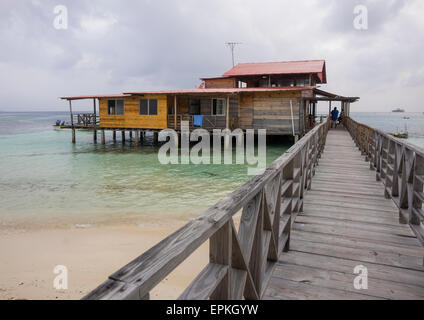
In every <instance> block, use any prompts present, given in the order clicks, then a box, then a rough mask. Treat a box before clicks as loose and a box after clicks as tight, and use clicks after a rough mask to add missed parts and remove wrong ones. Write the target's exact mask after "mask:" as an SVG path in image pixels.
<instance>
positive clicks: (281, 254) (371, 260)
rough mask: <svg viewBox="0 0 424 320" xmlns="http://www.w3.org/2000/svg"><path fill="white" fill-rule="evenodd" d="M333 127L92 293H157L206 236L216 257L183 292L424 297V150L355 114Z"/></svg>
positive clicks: (195, 295) (200, 295)
mask: <svg viewBox="0 0 424 320" xmlns="http://www.w3.org/2000/svg"><path fill="white" fill-rule="evenodd" d="M328 128H329V123H328V121H326V122H325V123H323V124H320V125H318V126H317V127H315V128H314V129H313V130H311V131H310V132H309V133H308V134H306V135H305V136H304V137H303V138H302V139H301V140H300V141H299V142H297V143H296V144H295V145H294V146H293V147H292V148H290V149H289V150H288V151H287V152H286V153H284V154H283V155H282V156H281V157H280V158H279V159H277V160H276V161H275V162H274V163H272V164H271V166H270V167H269V168H268V169H267V170H266V171H265V173H263V174H262V175H259V176H256V177H254V178H253V179H252V180H250V181H249V182H247V183H246V184H245V185H243V186H242V187H240V188H239V189H238V190H236V191H234V192H233V193H232V194H231V195H230V196H228V197H227V198H225V199H223V200H222V201H220V202H219V203H217V204H216V205H215V206H213V207H212V208H210V209H209V210H207V211H206V212H205V213H203V214H202V215H201V216H200V217H198V218H197V219H194V220H192V221H191V222H189V223H188V224H187V225H185V226H184V227H182V228H181V229H180V230H178V231H176V232H175V233H174V234H172V235H170V236H169V237H167V238H166V239H164V240H163V241H161V242H160V243H159V244H157V245H156V246H154V247H153V248H151V249H150V250H148V251H147V252H145V253H144V254H142V255H141V256H140V257H138V258H136V259H135V260H134V261H132V262H130V263H129V264H128V265H126V266H124V267H123V268H122V269H120V270H118V271H117V272H115V273H114V274H112V275H111V276H110V277H109V279H107V280H106V281H105V282H104V283H103V284H102V285H100V286H99V287H98V288H97V289H95V290H94V291H92V292H91V293H90V294H88V295H87V296H86V297H85V299H148V298H149V292H150V290H151V289H152V288H154V287H155V286H156V285H157V284H158V283H159V282H161V281H162V280H163V279H164V278H165V277H166V276H167V275H168V274H169V273H170V272H172V271H173V270H174V269H175V268H176V267H177V266H178V265H179V264H180V263H181V262H182V261H184V260H185V259H186V258H187V257H188V256H189V255H190V254H191V253H193V252H194V251H195V250H196V249H197V248H199V246H200V245H201V244H203V243H204V242H206V241H209V248H210V249H209V250H210V260H209V264H207V266H206V267H205V269H204V270H203V271H202V272H201V273H200V274H199V275H198V276H197V277H196V279H195V280H194V281H193V282H192V283H191V284H190V285H189V286H188V287H187V288H186V290H185V291H184V292H183V293H182V294H181V296H180V299H230V300H234V299H243V298H244V299H248V300H254V299H424V266H423V257H424V249H423V247H422V244H424V228H423V225H422V221H423V220H424V212H423V210H422V204H423V201H424V196H423V195H424V193H423V182H424V179H423V177H424V152H423V150H422V149H419V148H417V147H415V146H413V145H410V144H408V143H405V142H403V141H401V140H399V139H396V138H394V137H391V136H389V135H388V134H385V133H383V132H381V131H379V130H376V129H373V128H370V127H368V126H365V125H362V124H359V123H357V122H355V121H353V120H352V119H350V118H345V122H344V127H339V128H338V129H335V130H330V131H328ZM345 128H347V129H348V131H347V130H346V129H345ZM240 212H241V220H240V223H239V224H236V223H234V221H233V218H234V216H235V215H236V214H237V213H240ZM236 226H238V227H236ZM358 266H361V267H362V270H363V267H365V268H366V270H367V279H368V281H367V282H368V283H367V287H368V288H367V289H362V290H360V289H358V288H355V286H354V281H355V278H356V277H357V276H358V274H356V273H355V271H354V270H355V268H356V267H358Z"/></svg>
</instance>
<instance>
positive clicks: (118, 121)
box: [99, 95, 168, 129]
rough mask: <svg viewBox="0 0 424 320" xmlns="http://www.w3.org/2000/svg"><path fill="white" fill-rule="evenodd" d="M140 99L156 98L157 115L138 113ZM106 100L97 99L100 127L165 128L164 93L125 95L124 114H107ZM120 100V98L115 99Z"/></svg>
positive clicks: (165, 108) (165, 99)
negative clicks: (136, 95) (141, 95)
mask: <svg viewBox="0 0 424 320" xmlns="http://www.w3.org/2000/svg"><path fill="white" fill-rule="evenodd" d="M140 99H157V100H158V115H140V112H139V105H140V103H139V101H140ZM108 100H114V99H107V98H101V99H99V115H100V127H103V128H132V129H166V128H167V114H168V108H167V98H166V96H165V95H145V96H143V97H125V98H123V100H124V114H123V115H109V114H108V108H107V104H108V102H107V101H108ZM116 100H120V99H116Z"/></svg>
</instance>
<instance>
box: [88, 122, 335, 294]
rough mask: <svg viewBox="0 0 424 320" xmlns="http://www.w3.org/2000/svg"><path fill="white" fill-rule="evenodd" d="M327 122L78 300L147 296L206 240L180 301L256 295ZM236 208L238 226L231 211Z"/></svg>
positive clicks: (281, 245) (306, 185)
mask: <svg viewBox="0 0 424 320" xmlns="http://www.w3.org/2000/svg"><path fill="white" fill-rule="evenodd" d="M328 127H329V122H328V121H326V122H324V123H322V124H320V125H319V126H317V127H315V128H314V129H313V130H311V131H310V132H309V133H307V134H306V135H305V136H304V137H303V138H302V139H300V140H299V141H298V142H297V143H296V144H295V145H293V146H292V147H291V148H290V149H289V150H287V151H286V152H285V153H284V154H283V155H282V156H281V157H279V158H278V159H277V160H275V161H274V162H273V163H272V164H271V165H270V166H269V167H268V168H267V169H266V170H265V172H264V173H263V174H261V175H258V176H255V177H254V178H252V179H251V180H250V181H248V182H247V183H245V184H244V185H243V186H241V187H240V188H239V189H237V190H236V191H234V192H233V193H232V194H231V195H229V196H228V197H226V198H225V199H223V200H221V201H219V202H218V203H217V204H216V205H214V206H213V207H211V208H209V209H208V210H206V211H205V212H204V213H203V214H202V215H201V216H199V217H198V218H196V219H194V220H192V221H190V222H189V223H187V224H186V225H184V226H183V227H182V228H181V229H179V230H178V231H176V232H174V233H173V234H171V235H170V236H168V237H167V238H165V239H164V240H162V241H161V242H160V243H158V244H157V245H155V246H154V247H153V248H151V249H149V250H148V251H146V252H145V253H143V254H142V255H141V256H139V257H138V258H136V259H134V260H133V261H132V262H130V263H129V264H127V265H126V266H124V267H123V268H121V269H120V270H118V271H117V272H115V273H114V274H112V275H111V276H110V277H109V279H108V280H107V281H105V282H104V283H103V284H101V285H100V286H99V287H98V288H97V289H95V290H94V291H92V292H91V293H89V294H88V295H87V296H85V297H84V298H83V299H88V300H92V299H96V300H97V299H148V298H149V292H150V291H151V290H152V289H153V288H154V287H155V286H156V285H157V284H159V282H161V281H162V280H163V279H164V278H165V277H166V276H167V275H168V274H169V273H171V272H172V271H173V270H174V269H175V268H176V267H177V266H178V265H179V264H180V263H181V262H183V261H184V260H185V259H186V258H187V257H188V256H189V255H190V254H191V253H193V252H194V251H195V250H196V249H198V248H199V247H200V246H201V245H202V244H203V243H204V242H205V241H207V240H209V253H210V254H209V256H210V260H209V264H208V265H207V266H206V267H205V268H204V269H203V271H202V272H201V273H200V274H199V275H198V276H197V277H196V278H195V279H194V280H193V282H192V283H191V284H190V285H189V287H188V288H186V290H185V291H184V292H183V293H182V295H181V296H180V299H191V300H193V299H242V298H243V297H244V298H245V299H261V298H262V296H263V294H264V292H265V289H266V287H267V284H268V281H269V279H270V277H271V274H272V271H273V268H274V266H275V264H276V262H277V260H278V257H279V255H280V253H281V252H282V251H283V250H284V251H287V250H288V249H289V244H290V231H291V227H292V224H293V223H294V220H295V217H296V215H297V214H298V213H299V212H302V211H303V196H304V192H305V191H306V190H308V189H310V188H311V180H312V177H313V175H314V174H315V166H317V165H318V160H319V158H320V154H321V153H322V151H323V150H324V145H325V141H326V137H327V132H328ZM240 210H242V215H241V220H240V225H239V229H238V231H237V230H236V228H235V226H234V223H233V219H232V218H233V216H234V215H235V214H236V213H237V212H239V211H240Z"/></svg>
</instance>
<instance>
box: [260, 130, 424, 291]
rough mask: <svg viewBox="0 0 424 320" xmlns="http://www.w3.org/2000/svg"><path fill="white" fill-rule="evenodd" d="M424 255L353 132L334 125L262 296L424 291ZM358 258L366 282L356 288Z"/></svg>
mask: <svg viewBox="0 0 424 320" xmlns="http://www.w3.org/2000/svg"><path fill="white" fill-rule="evenodd" d="M423 255H424V249H423V248H422V246H421V245H420V243H419V241H418V240H417V239H416V237H415V235H414V233H413V232H412V231H411V229H410V227H409V225H402V224H399V211H398V208H397V206H396V205H395V204H394V202H393V201H392V200H391V199H386V198H385V197H384V187H383V184H382V183H381V182H377V181H376V178H375V171H372V170H370V168H369V163H368V162H365V158H364V157H363V156H361V153H360V151H359V150H358V148H357V147H356V146H355V144H354V142H353V140H352V138H351V137H350V135H349V133H348V132H347V131H346V130H344V129H343V128H340V129H337V130H330V132H329V134H328V138H327V143H326V147H325V151H324V153H323V154H322V158H321V159H320V161H319V166H318V167H317V170H316V175H315V177H314V178H313V179H312V189H311V190H310V191H308V192H307V193H306V194H305V198H304V212H303V213H301V214H299V215H298V216H297V218H296V221H295V223H294V225H293V229H292V233H291V241H290V251H289V252H287V253H284V252H283V253H282V254H281V255H280V257H279V261H278V263H277V265H276V267H275V269H274V272H273V274H272V278H271V280H270V282H269V285H268V288H267V289H266V292H265V295H264V299H424V267H423ZM358 265H363V266H365V267H366V268H367V269H368V289H367V290H356V289H355V288H354V284H353V283H354V279H355V277H357V275H356V274H354V268H355V266H358Z"/></svg>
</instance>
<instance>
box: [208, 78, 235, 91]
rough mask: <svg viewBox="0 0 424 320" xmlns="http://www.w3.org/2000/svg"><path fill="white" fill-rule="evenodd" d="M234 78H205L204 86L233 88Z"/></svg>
mask: <svg viewBox="0 0 424 320" xmlns="http://www.w3.org/2000/svg"><path fill="white" fill-rule="evenodd" d="M235 87H236V80H235V79H234V78H228V79H209V80H205V88H207V89H210V88H235Z"/></svg>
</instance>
